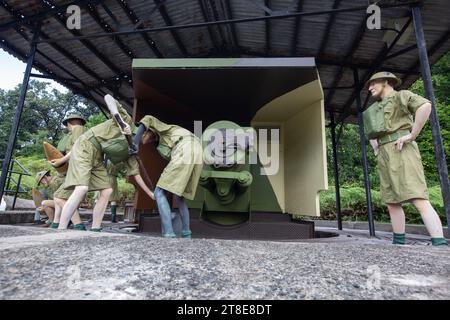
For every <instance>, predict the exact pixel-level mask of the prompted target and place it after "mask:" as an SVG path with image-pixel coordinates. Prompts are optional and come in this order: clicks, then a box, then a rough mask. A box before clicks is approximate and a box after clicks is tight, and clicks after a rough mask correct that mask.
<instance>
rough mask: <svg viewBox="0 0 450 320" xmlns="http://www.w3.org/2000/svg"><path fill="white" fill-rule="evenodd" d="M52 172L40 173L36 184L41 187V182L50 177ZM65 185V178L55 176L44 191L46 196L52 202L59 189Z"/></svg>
mask: <svg viewBox="0 0 450 320" xmlns="http://www.w3.org/2000/svg"><path fill="white" fill-rule="evenodd" d="M49 173H50V171H41V172H38V173H37V175H36V183H37V185H38V186H39V185H40V183H41V180H42V179H43V178H44V177H46V176H49ZM63 183H64V178H63V177H60V176H53V177H52V180H51V181H50V182H49V184H48V186H47V187H46V188H45V189H44V192H43V193H44V194H45V196H46V198H47V199H48V200H52V199H53V197H54V194H55V192H56V191H57V190H58V188H59V187H60V186H61V185H62V184H63Z"/></svg>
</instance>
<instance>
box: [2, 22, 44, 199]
mask: <svg viewBox="0 0 450 320" xmlns="http://www.w3.org/2000/svg"><path fill="white" fill-rule="evenodd" d="M38 37H39V28H36V30H35V31H34V35H33V40H32V41H31V42H30V53H29V55H28V60H27V67H26V69H25V74H24V76H23V82H22V88H21V92H20V96H19V101H18V103H17V109H16V114H15V115H14V119H13V124H12V127H11V133H10V135H9V140H8V147H7V148H6V153H5V160H4V161H3V165H2V175H1V177H0V199H1V198H2V197H3V190H4V189H5V182H6V177H7V176H8V168H9V164H10V162H11V158H12V154H13V151H14V146H15V144H16V140H17V131H18V130H19V123H20V118H21V116H22V111H23V107H24V104H25V98H26V95H27V90H28V82H29V81H30V74H31V69H32V68H33V61H34V56H35V54H36V47H37V43H36V41H37V39H38Z"/></svg>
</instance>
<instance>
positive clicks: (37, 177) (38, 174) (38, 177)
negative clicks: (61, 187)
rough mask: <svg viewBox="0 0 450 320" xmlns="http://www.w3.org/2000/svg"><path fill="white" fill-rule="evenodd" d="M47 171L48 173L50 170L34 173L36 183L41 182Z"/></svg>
mask: <svg viewBox="0 0 450 320" xmlns="http://www.w3.org/2000/svg"><path fill="white" fill-rule="evenodd" d="M49 173H50V170H47V171H40V172H38V173H37V174H36V183H37V184H38V185H39V184H40V183H41V180H42V179H43V178H44V177H45V176H46V175H48V174H49Z"/></svg>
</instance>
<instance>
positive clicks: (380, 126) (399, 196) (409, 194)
mask: <svg viewBox="0 0 450 320" xmlns="http://www.w3.org/2000/svg"><path fill="white" fill-rule="evenodd" d="M400 84H401V80H400V79H399V78H397V77H396V76H395V75H393V74H392V73H390V72H378V73H376V74H374V75H373V76H372V77H371V78H370V80H369V81H368V82H367V88H368V90H369V91H370V93H371V94H372V96H373V97H374V98H375V99H377V100H378V101H377V102H375V103H374V104H373V105H371V106H370V107H369V108H368V109H367V110H366V111H365V112H364V123H365V128H366V134H367V135H368V137H369V139H370V144H371V145H372V147H373V150H374V152H375V155H376V157H377V161H378V170H379V174H380V189H381V198H382V200H383V201H384V202H385V203H386V205H387V207H388V210H389V215H390V217H391V223H392V229H393V232H394V237H393V238H394V239H393V243H394V244H404V243H405V213H404V211H403V209H402V204H403V203H408V202H410V203H412V204H413V205H414V206H415V207H416V208H417V209H418V210H419V212H420V214H421V216H422V219H423V222H424V224H425V226H426V227H427V230H428V232H429V234H430V235H431V240H432V244H433V245H446V244H447V241H446V240H445V238H444V236H443V230H442V223H441V220H440V218H439V216H438V214H437V213H436V211H435V210H434V208H433V207H432V205H431V203H430V201H429V200H428V189H427V184H426V181H425V175H424V171H423V166H422V160H421V157H420V152H419V149H418V146H417V143H416V142H415V140H416V138H417V136H418V135H419V133H420V131H421V130H422V128H423V126H424V125H425V123H426V121H427V120H428V118H429V116H430V113H431V103H430V101H429V100H427V99H425V98H423V97H421V96H419V95H417V94H414V93H412V92H411V91H407V90H401V91H396V90H395V89H394V88H396V87H398V86H399V85H400Z"/></svg>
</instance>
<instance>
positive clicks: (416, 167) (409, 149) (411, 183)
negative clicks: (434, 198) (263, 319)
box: [377, 141, 428, 203]
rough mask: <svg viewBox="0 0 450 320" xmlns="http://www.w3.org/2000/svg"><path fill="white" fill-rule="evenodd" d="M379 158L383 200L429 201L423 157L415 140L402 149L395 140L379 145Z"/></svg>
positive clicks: (396, 201)
mask: <svg viewBox="0 0 450 320" xmlns="http://www.w3.org/2000/svg"><path fill="white" fill-rule="evenodd" d="M377 158H378V172H379V174H380V191H381V199H382V200H383V201H384V202H385V203H402V202H408V201H410V200H412V199H427V200H428V188H427V183H426V181H425V174H424V172H423V166H422V158H421V157H420V152H419V148H418V146H417V143H416V142H415V141H413V142H408V143H405V144H404V145H403V148H402V150H401V151H398V150H397V146H396V145H395V142H389V143H386V144H384V145H382V146H380V153H379V154H378V156H377Z"/></svg>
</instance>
